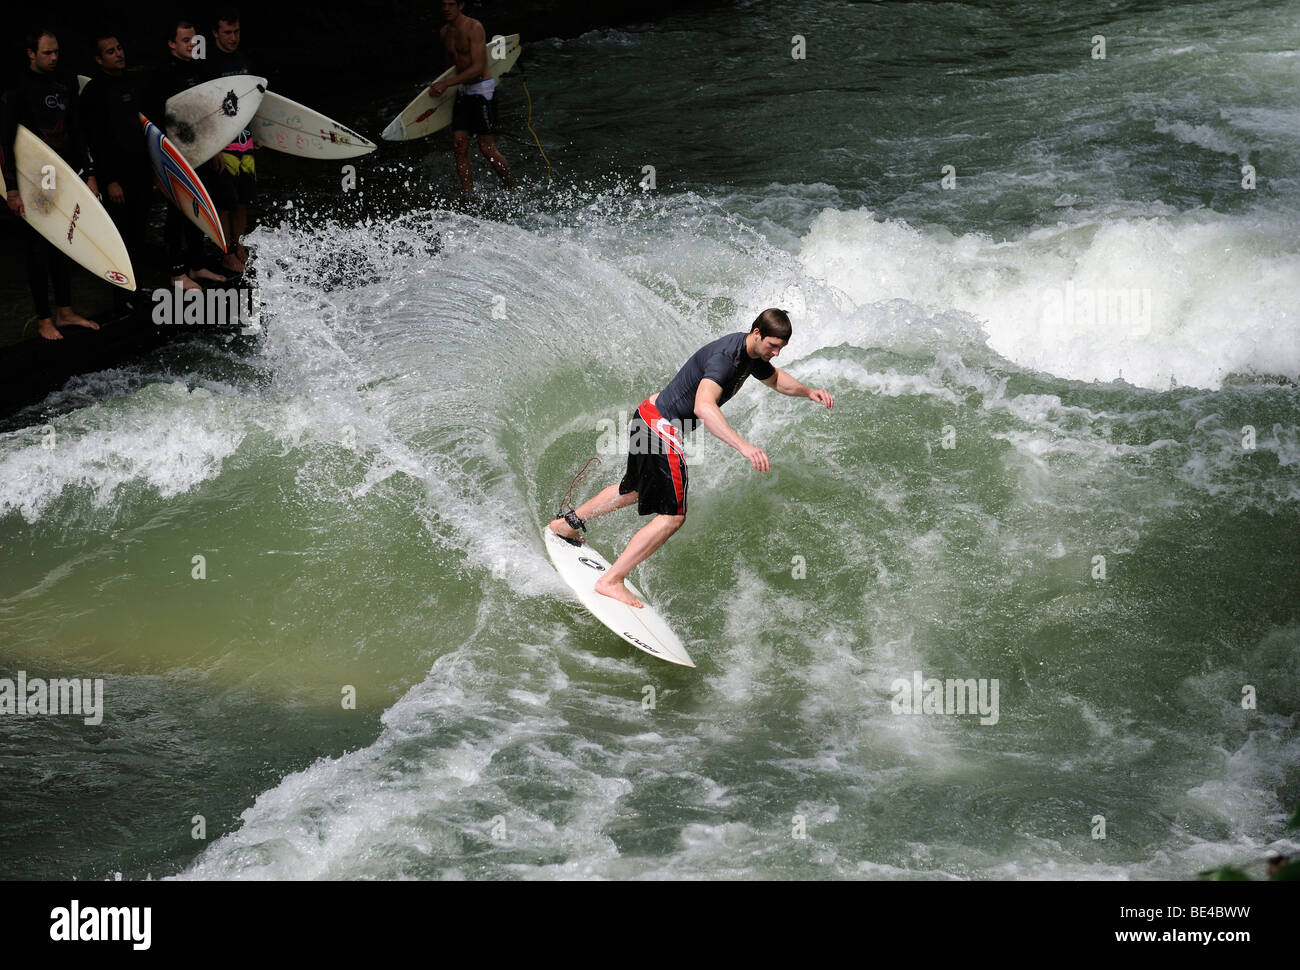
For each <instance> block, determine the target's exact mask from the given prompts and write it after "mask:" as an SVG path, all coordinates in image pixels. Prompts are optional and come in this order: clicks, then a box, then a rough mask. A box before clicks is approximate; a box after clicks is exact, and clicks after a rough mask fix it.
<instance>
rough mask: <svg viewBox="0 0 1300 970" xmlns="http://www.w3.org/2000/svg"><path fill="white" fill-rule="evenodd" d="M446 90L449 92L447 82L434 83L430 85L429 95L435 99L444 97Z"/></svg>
mask: <svg viewBox="0 0 1300 970" xmlns="http://www.w3.org/2000/svg"><path fill="white" fill-rule="evenodd" d="M446 90H447V82H446V81H434V82H433V83H432V84H430V85H429V93H430V94H432V95H433V96H434V97H435V98H440V97H442V92H443V91H446Z"/></svg>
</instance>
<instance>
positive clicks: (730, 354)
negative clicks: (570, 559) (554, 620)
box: [550, 308, 835, 608]
mask: <svg viewBox="0 0 1300 970" xmlns="http://www.w3.org/2000/svg"><path fill="white" fill-rule="evenodd" d="M791 332H792V327H791V326H790V318H789V317H788V316H787V315H786V313H785V311H784V310H778V309H775V308H769V309H767V310H764V311H763V312H762V313H760V314H759V315H758V318H757V319H756V320H755V321H754V325H753V326H752V327H751V328H750V331H749V333H747V334H746V333H733V334H728V335H727V336H725V337H721V338H719V339H718V340H715V341H713V342H712V343H709V344H705V345H704V346H703V347H701V348H700V349H699V350H697V351H696V352H695V353H694V354H693V355H692V356H691V359H690V360H688V361H687V362H686V363H685V364H684V365H683V366H682V369H681V370H679V371H678V372H677V376H676V377H674V378H673V379H672V380H671V381H670V382H669V384H668V386H667V387H666V388H664V389H663V390H662V391H659V392H657V393H655V394H651V395H650V396H649V397H648V398H646V399H645V400H644V401H642V402H641V404H640V405H639V406H638V407H637V413H636V415H635V416H634V417H633V418H632V423H631V425H630V427H629V432H630V440H629V447H628V456H627V474H626V475H624V476H623V480H622V481H621V482H619V483H618V484H617V485H610V486H608V487H607V488H605V489H603V490H602V491H601V492H600V493H599V494H597V495H595V496H594V497H592V498H589V499H588V500H587V501H586V502H584V503H582V505H580V506H578V508H576V509H570V510H569V511H567V512H564V513H562V514H561V515H560V516H558V517H557V518H555V519H553V520H552V521H551V526H550V528H551V531H552V532H554V533H555V534H556V535H557V536H559V537H560V538H561V539H564V540H566V541H568V542H571V543H573V544H575V545H577V544H580V543H581V542H582V537H581V535H580V534H579V530H585V529H586V523H587V522H588V521H589V520H591V519H594V518H597V517H598V516H601V515H604V514H606V513H607V512H612V511H614V510H615V509H621V508H626V507H627V506H629V505H631V504H632V503H633V502H635V503H636V504H637V511H638V512H639V513H640V514H641V515H651V514H653V515H654V518H653V519H651V520H650V522H649V523H647V524H646V525H644V526H642V527H641V529H640V530H639V531H638V532H637V533H636V535H634V536H632V539H631V541H630V542H628V544H627V548H626V549H624V550H623V554H622V555H621V556H619V557H618V559H617V560H615V561H614V564H613V565H612V566H610V568H609V570H608V571H606V572H605V573H604V575H602V576H601V577H600V579H599V580H597V581H596V592H598V593H603V594H604V595H605V596H611V597H613V598H614V599H616V600H618V601H619V602H620V603H626V604H628V605H629V606H634V607H638V608H639V607H641V606H643V605H644V604H643V603H642V602H641V601H640V600H639V599H637V598H636V596H634V595H633V594H632V591H631V590H629V589H628V588H627V586H626V584H625V582H624V581H625V580H626V579H627V577H628V574H629V573H631V572H632V570H633V569H635V568H636V567H637V566H638V565H640V564H641V563H642V562H644V561H645V560H646V559H648V558H649V557H650V556H651V555H652V554H653V553H654V552H655V550H657V549H658V548H659V547H660V546H662V545H663V544H664V543H665V542H666V541H668V537H669V536H671V535H672V534H673V533H674V532H676V531H677V530H678V529H680V528H681V527H682V523H684V522H685V521H686V489H687V476H686V457H685V454H684V453H683V448H682V433H683V431H686V430H691V429H693V428H694V427H695V425H696V424H697V423H698V424H703V425H704V427H706V428H708V429H709V431H710V432H712V433H713V435H714V436H715V437H716V438H718V439H719V440H720V441H722V442H723V443H725V444H728V445H730V446H731V447H732V448H735V449H736V450H737V451H739V452H740V453H741V454H742V455H744V456H745V457H746V458H747V459H748V460H749V462H750V464H751V465H753V466H754V471H757V472H765V471H767V470H768V469H769V468H770V467H771V463H770V462H769V461H768V458H767V454H766V453H765V452H764V451H763V450H762V449H761V448H756V447H755V446H753V445H751V444H750V443H749V442H748V441H746V440H745V439H744V438H742V437H741V436H740V435H739V434H737V433H736V431H735V429H734V428H732V427H731V425H730V424H728V423H727V419H726V418H724V417H723V416H722V405H724V404H726V403H727V401H729V400H731V398H732V397H733V396H734V395H735V393H736V392H737V391H738V390H740V386H741V385H742V384H744V383H745V379H746V378H747V377H749V375H750V374H753V375H754V376H755V377H757V378H758V379H759V380H760V381H762V382H763V383H764V384H766V385H767V386H768V387H770V388H772V389H773V390H774V391H777V392H778V393H781V394H785V395H787V396H789V397H806V398H808V399H809V400H811V401H815V402H816V403H818V404H822V405H825V406H826V408H827V409H830V408H833V407H834V406H835V399H834V398H833V397H831V395H830V393H829V392H827V391H825V390H813V389H811V388H808V387H805V386H804V385H803V384H801V383H799V381H797V380H795V379H794V378H793V377H791V376H790V375H789V374H787V373H786V372H785V371H783V370H781V369H780V368H778V367H773V366H772V363H771V361H772V359H773V358H774V357H776V355H777V354H779V353H780V352H781V348H783V347H784V346H785V345H786V344H787V343H788V342H789V340H790V334H791Z"/></svg>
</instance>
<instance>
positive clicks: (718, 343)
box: [655, 333, 776, 430]
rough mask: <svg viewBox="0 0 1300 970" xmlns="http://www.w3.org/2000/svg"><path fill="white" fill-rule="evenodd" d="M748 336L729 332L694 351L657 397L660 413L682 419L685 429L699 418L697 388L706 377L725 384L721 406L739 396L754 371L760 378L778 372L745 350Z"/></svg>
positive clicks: (666, 416) (676, 419)
mask: <svg viewBox="0 0 1300 970" xmlns="http://www.w3.org/2000/svg"><path fill="white" fill-rule="evenodd" d="M748 336H749V334H747V333H731V334H727V336H725V337H719V338H718V339H717V340H715V341H713V342H712V343H709V344H705V345H704V346H703V347H701V348H700V349H699V350H697V351H696V352H695V353H694V354H692V355H691V359H690V360H688V361H687V362H686V363H685V364H683V365H682V369H681V370H679V371H678V372H677V376H676V377H674V378H673V379H672V380H671V381H669V382H668V386H667V387H665V388H664V389H663V390H662V391H660V392H659V398H658V400H656V401H655V408H656V409H657V410H658V411H659V413H660V414H662V415H663V416H664V417H665V418H667V419H668V420H669V421H674V422H677V423H679V424H680V425H681V426H682V428H683V430H690V429H691V428H692V427H694V425H695V421H696V417H695V392H696V391H698V390H699V388H700V381H702V380H704V378H706V377H707V378H708V379H709V380H711V381H716V382H717V383H718V385H719V386H720V387H721V388H722V399H721V400H720V401H718V404H719V406H721V405H723V404H726V403H727V402H728V401H730V400H731V399H732V397H734V396H735V393H736V392H737V391H738V390H740V386H741V385H742V384H744V383H745V378H747V377H748V376H749V375H750V374H753V375H754V376H755V377H757V378H758V379H759V380H760V381H765V380H767V379H768V378H769V377H771V376H772V375H773V374H775V373H776V368H774V367H773V366H772V365H771V364H770V363H768V362H767V361H765V360H763V358H761V357H750V356H749V354H747V353H745V338H746V337H748Z"/></svg>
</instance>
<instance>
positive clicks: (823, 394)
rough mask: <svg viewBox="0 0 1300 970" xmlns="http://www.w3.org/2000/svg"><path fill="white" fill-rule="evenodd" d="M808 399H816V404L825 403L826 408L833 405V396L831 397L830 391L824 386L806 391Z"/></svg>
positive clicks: (828, 408)
mask: <svg viewBox="0 0 1300 970" xmlns="http://www.w3.org/2000/svg"><path fill="white" fill-rule="evenodd" d="M808 400H810V401H816V402H817V403H818V404H825V405H826V410H828V411H829V410H830V409H831V408H833V407H835V398H833V397H831V395H830V392H829V391H827V390H826V389H824V388H818V389H817V390H815V391H809V392H808Z"/></svg>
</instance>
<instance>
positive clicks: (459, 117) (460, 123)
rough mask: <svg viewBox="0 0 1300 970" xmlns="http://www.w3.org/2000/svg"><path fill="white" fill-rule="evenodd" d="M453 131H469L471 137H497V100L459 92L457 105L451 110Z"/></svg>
mask: <svg viewBox="0 0 1300 970" xmlns="http://www.w3.org/2000/svg"><path fill="white" fill-rule="evenodd" d="M451 130H452V131H453V132H456V131H467V132H469V133H470V134H471V135H495V134H496V132H497V99H496V98H485V97H483V95H481V94H464V93H463V92H457V93H456V103H455V104H454V105H453V106H452V109H451Z"/></svg>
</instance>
